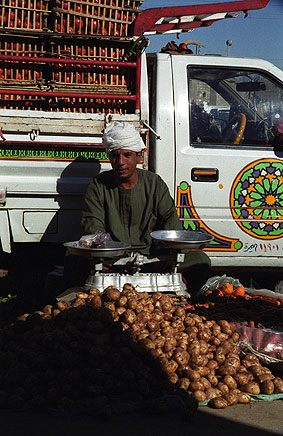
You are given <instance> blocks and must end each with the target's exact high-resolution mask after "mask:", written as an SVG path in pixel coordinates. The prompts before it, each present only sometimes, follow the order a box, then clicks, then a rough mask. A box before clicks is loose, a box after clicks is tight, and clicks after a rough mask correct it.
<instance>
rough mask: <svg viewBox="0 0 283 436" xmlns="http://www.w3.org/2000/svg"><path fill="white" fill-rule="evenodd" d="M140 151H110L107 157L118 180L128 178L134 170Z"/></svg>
mask: <svg viewBox="0 0 283 436" xmlns="http://www.w3.org/2000/svg"><path fill="white" fill-rule="evenodd" d="M140 154H141V153H136V152H135V151H131V150H124V149H119V150H115V151H112V152H111V153H110V156H109V159H110V163H111V165H112V168H113V171H114V174H115V176H116V177H117V178H118V179H119V180H129V179H130V178H131V177H132V176H133V174H134V173H135V172H136V166H137V164H138V162H139V159H140Z"/></svg>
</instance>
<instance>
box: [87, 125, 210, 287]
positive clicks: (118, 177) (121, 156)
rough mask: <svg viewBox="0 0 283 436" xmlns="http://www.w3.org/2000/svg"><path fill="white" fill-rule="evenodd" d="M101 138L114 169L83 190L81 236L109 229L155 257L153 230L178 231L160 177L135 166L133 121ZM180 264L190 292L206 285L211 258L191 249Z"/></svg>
mask: <svg viewBox="0 0 283 436" xmlns="http://www.w3.org/2000/svg"><path fill="white" fill-rule="evenodd" d="M102 142H103V145H104V147H105V150H106V152H107V154H108V156H109V159H110V163H111V166H112V170H110V171H106V172H102V173H100V174H98V175H97V176H96V177H94V178H93V180H92V181H91V182H90V184H89V186H88V188H87V190H86V193H85V199H84V207H83V211H82V222H81V223H82V231H83V234H84V235H87V234H93V233H95V232H97V231H101V232H108V233H109V234H110V236H111V238H112V239H113V240H114V241H121V242H125V243H128V244H130V245H131V247H132V250H133V251H137V252H140V253H142V254H144V255H154V246H153V244H152V238H151V236H150V233H151V232H152V231H154V230H182V226H181V222H180V220H179V218H178V215H177V212H176V208H175V205H174V201H173V199H172V198H171V196H170V194H169V190H168V187H167V185H166V184H165V182H164V181H163V180H162V179H161V177H160V176H159V175H157V174H154V173H152V172H150V171H146V170H142V169H139V168H137V164H138V162H139V160H140V157H141V152H142V149H143V148H144V144H143V141H142V139H141V137H140V135H139V133H138V131H137V130H136V129H135V128H134V126H133V125H131V124H130V123H126V122H114V123H112V124H110V125H109V126H108V127H107V128H106V129H105V131H104V134H103V138H102ZM149 265H150V264H149ZM181 265H182V266H181V267H180V268H179V271H180V272H182V273H183V276H184V277H185V279H186V280H187V282H188V289H189V292H190V293H191V294H193V293H195V292H197V291H198V290H199V288H200V287H201V286H202V285H203V284H204V283H205V281H206V279H207V276H208V273H209V271H210V260H209V258H208V256H207V255H206V254H205V253H203V252H202V251H189V252H188V253H187V254H186V255H185V262H184V263H182V264H181ZM149 268H150V267H149ZM149 270H150V269H149ZM142 272H146V265H144V268H143V269H142Z"/></svg>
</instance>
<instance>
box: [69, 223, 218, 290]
mask: <svg viewBox="0 0 283 436" xmlns="http://www.w3.org/2000/svg"><path fill="white" fill-rule="evenodd" d="M151 237H152V238H153V240H154V241H155V242H156V243H157V244H158V245H160V246H161V247H162V248H163V253H162V255H160V256H159V255H158V256H157V257H153V256H151V257H150V256H145V255H142V254H140V253H137V252H133V251H132V250H131V246H130V245H128V244H125V243H123V242H116V241H107V242H105V243H104V244H103V245H102V246H96V247H91V248H87V247H82V246H80V245H79V241H72V242H66V243H65V244H64V246H65V247H67V248H68V249H69V250H70V252H71V253H72V254H76V255H79V256H85V257H88V258H89V261H90V268H91V272H90V275H89V277H88V278H87V280H86V282H85V285H84V289H85V290H89V289H90V288H97V289H99V290H100V291H103V290H104V289H105V288H107V286H116V287H117V288H118V289H119V290H122V289H123V286H124V284H126V283H130V284H132V285H133V286H134V288H135V289H136V291H138V292H145V291H146V292H168V293H174V294H176V295H186V296H188V295H189V294H188V291H187V287H186V285H185V283H184V282H183V280H182V274H181V273H179V272H177V270H178V267H179V266H180V264H181V263H182V262H184V258H185V254H184V253H182V252H181V250H183V249H185V250H187V249H195V250H196V249H197V250H201V249H203V248H204V247H205V246H207V244H208V243H209V242H210V241H211V240H212V236H210V235H207V234H206V233H203V232H197V231H187V230H157V231H154V232H152V233H151ZM164 261H166V264H168V263H169V262H170V265H172V268H171V272H170V273H159V272H149V273H148V272H146V273H144V272H141V269H142V267H143V265H149V264H153V265H152V266H153V268H154V265H158V262H164ZM156 262H157V263H156Z"/></svg>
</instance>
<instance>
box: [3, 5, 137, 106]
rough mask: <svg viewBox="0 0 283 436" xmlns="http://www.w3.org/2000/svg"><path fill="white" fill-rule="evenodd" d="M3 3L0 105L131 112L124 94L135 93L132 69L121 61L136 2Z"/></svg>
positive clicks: (126, 52)
mask: <svg viewBox="0 0 283 436" xmlns="http://www.w3.org/2000/svg"><path fill="white" fill-rule="evenodd" d="M2 2H3V3H4V4H3V5H2V6H0V88H1V91H0V107H1V108H6V109H9V108H13V109H32V110H47V111H69V112H70V111H72V112H73V111H78V112H92V113H104V112H107V113H127V112H133V111H134V109H135V105H134V99H131V98H129V99H128V98H125V96H132V95H135V92H136V83H135V81H136V68H135V64H133V63H132V64H130V63H128V65H127V64H126V62H127V61H129V60H133V59H130V58H129V49H130V46H131V44H132V38H131V36H132V29H133V27H132V25H133V22H134V19H135V17H136V15H137V13H138V11H139V7H140V5H141V3H142V2H141V1H135V0H74V1H72V0H64V1H63V0H2ZM1 30H2V31H1ZM35 90H38V93H35V92H30V91H35ZM4 91H6V93H4ZM20 91H21V92H20ZM113 96H114V97H113ZM116 96H117V98H116Z"/></svg>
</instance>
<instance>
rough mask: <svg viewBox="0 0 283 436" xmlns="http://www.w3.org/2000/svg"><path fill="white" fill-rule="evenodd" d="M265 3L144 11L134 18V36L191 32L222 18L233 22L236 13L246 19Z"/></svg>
mask: <svg viewBox="0 0 283 436" xmlns="http://www.w3.org/2000/svg"><path fill="white" fill-rule="evenodd" d="M268 2H269V0H240V1H230V2H224V3H212V4H200V5H191V6H173V7H165V8H151V9H145V10H144V11H142V12H141V13H140V14H139V15H138V17H137V18H136V21H135V28H134V35H135V36H141V35H158V34H169V33H182V32H191V31H193V30H194V29H195V28H199V27H208V26H210V25H211V24H213V23H214V22H215V21H219V20H222V19H224V18H236V17H237V16H238V15H239V14H240V13H244V14H245V17H246V16H247V15H248V11H249V10H253V9H263V8H265V6H266V5H267V4H268Z"/></svg>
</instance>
